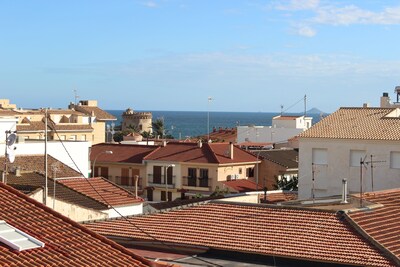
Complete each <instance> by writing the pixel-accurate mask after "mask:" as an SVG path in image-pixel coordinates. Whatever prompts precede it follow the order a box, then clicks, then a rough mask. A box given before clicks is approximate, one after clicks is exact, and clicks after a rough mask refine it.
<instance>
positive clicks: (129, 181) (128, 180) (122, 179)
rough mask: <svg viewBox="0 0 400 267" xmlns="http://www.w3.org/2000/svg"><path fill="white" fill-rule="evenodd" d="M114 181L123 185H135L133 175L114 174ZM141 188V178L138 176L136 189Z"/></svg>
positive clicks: (132, 186)
mask: <svg viewBox="0 0 400 267" xmlns="http://www.w3.org/2000/svg"><path fill="white" fill-rule="evenodd" d="M115 183H116V184H118V185H121V186H124V187H131V188H134V187H135V177H128V176H115ZM142 188H143V179H142V177H139V179H138V189H139V190H142Z"/></svg>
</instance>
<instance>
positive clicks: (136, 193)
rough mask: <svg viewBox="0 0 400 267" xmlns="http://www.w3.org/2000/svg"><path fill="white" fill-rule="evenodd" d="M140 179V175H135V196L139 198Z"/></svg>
mask: <svg viewBox="0 0 400 267" xmlns="http://www.w3.org/2000/svg"><path fill="white" fill-rule="evenodd" d="M138 181H139V175H135V197H136V198H138Z"/></svg>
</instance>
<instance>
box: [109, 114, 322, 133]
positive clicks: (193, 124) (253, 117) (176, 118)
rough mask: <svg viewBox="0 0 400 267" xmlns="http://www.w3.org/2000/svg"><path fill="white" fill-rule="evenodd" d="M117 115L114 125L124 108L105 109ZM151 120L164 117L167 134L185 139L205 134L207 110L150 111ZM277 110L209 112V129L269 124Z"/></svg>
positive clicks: (119, 123) (316, 119) (318, 116)
mask: <svg viewBox="0 0 400 267" xmlns="http://www.w3.org/2000/svg"><path fill="white" fill-rule="evenodd" d="M107 112H109V113H110V114H112V115H114V116H115V117H117V121H116V122H114V123H115V125H116V126H117V125H121V122H122V113H123V112H124V110H107ZM151 112H152V114H153V121H154V120H156V119H157V118H164V123H165V128H166V130H167V133H168V134H171V135H172V136H174V137H175V139H185V138H186V137H188V136H189V137H194V136H199V135H204V134H207V112H205V111H151ZM279 114H280V113H279V112H210V113H209V118H210V123H209V125H210V131H212V129H213V128H214V127H215V128H217V129H218V128H219V127H222V128H235V127H236V126H239V125H242V126H248V125H258V126H270V125H271V124H272V118H273V117H274V116H278V115H279ZM284 115H299V113H296V114H293V113H285V114H284ZM307 116H310V117H313V124H315V123H317V122H318V121H319V120H320V114H309V115H307Z"/></svg>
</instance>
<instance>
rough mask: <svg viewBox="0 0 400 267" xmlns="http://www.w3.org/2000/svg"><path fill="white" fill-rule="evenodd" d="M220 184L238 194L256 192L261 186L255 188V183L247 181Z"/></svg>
mask: <svg viewBox="0 0 400 267" xmlns="http://www.w3.org/2000/svg"><path fill="white" fill-rule="evenodd" d="M222 183H223V184H224V185H226V186H228V187H230V188H232V189H233V190H234V191H236V192H239V193H242V192H249V191H256V190H261V189H262V188H261V186H258V187H257V184H256V183H255V182H253V181H250V180H247V179H239V180H232V181H224V182H222Z"/></svg>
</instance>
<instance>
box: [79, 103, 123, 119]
mask: <svg viewBox="0 0 400 267" xmlns="http://www.w3.org/2000/svg"><path fill="white" fill-rule="evenodd" d="M75 109H76V110H78V111H81V112H84V113H86V114H87V115H91V114H92V113H94V115H95V116H96V119H98V120H106V121H108V120H117V118H116V117H114V116H113V115H111V114H110V113H108V112H107V111H104V110H102V109H101V108H99V107H94V106H85V105H82V106H75Z"/></svg>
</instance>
